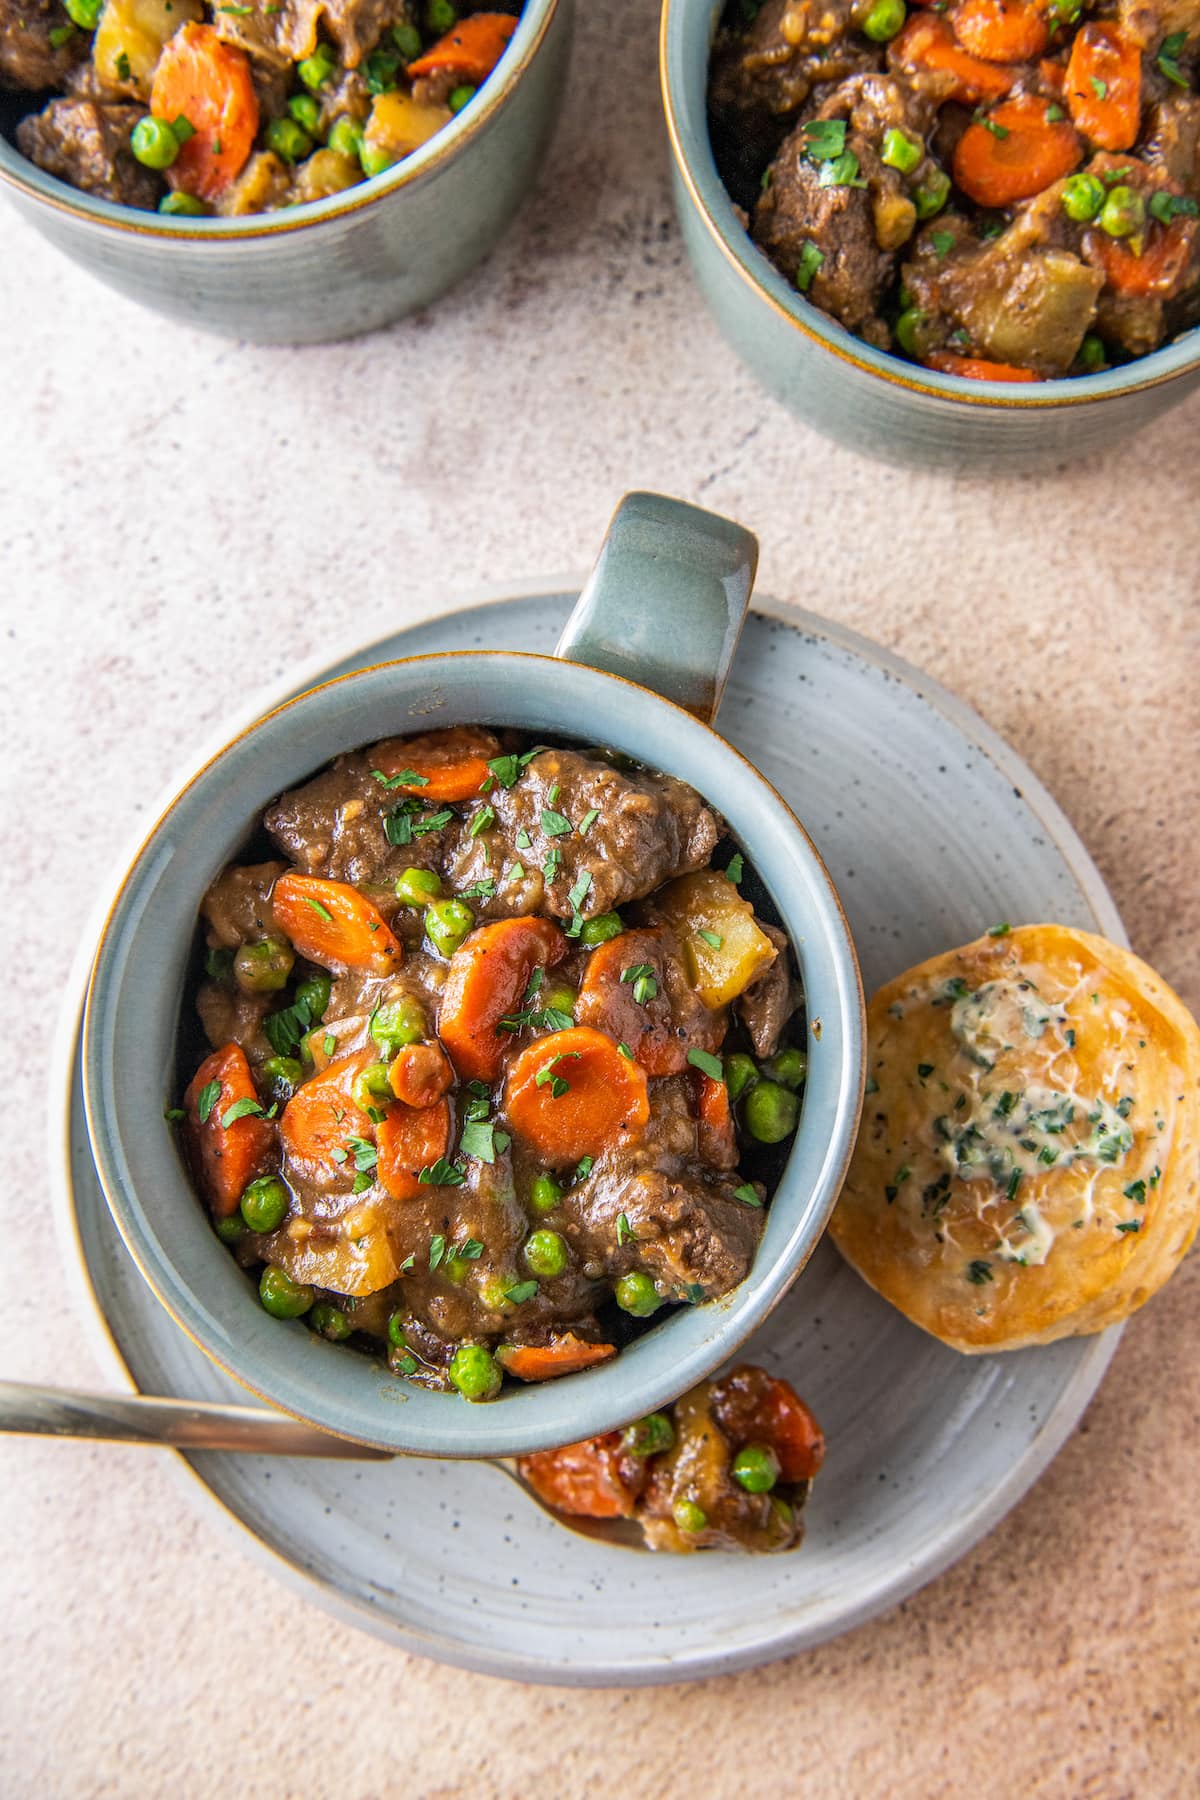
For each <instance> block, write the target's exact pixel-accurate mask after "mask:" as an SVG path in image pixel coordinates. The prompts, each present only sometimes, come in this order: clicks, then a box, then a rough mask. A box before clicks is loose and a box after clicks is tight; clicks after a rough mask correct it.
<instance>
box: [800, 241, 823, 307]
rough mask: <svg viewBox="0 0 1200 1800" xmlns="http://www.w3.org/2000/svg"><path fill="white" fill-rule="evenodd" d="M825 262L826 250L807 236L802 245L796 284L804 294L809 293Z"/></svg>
mask: <svg viewBox="0 0 1200 1800" xmlns="http://www.w3.org/2000/svg"><path fill="white" fill-rule="evenodd" d="M824 263H825V252H824V251H823V250H821V249H819V248H818V246H817V245H816V244H814V243H813V241H812V239H811V238H805V240H804V242H803V244H801V246H800V261H799V264H798V265H797V268H796V286H797V287H798V288H799V290H800V292H801V293H802V294H807V292H808V290H809V288H810V287H811V286H812V284H813V282H814V281H815V279H816V277H817V276H818V275H819V274H820V272H821V269H822V268H823V266H824Z"/></svg>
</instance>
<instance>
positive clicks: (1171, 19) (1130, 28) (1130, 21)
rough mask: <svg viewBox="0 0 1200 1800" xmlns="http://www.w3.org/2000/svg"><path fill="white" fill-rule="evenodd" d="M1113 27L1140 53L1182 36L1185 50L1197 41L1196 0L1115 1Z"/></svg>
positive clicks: (1199, 16) (1199, 12) (1198, 8)
mask: <svg viewBox="0 0 1200 1800" xmlns="http://www.w3.org/2000/svg"><path fill="white" fill-rule="evenodd" d="M1114 10H1115V12H1116V17H1117V23H1118V24H1119V25H1120V27H1121V30H1122V32H1123V33H1124V34H1125V36H1126V37H1128V38H1132V40H1133V42H1134V43H1135V44H1137V45H1138V46H1139V47H1140V48H1141V49H1142V50H1151V49H1157V48H1158V46H1159V45H1160V44H1161V43H1162V40H1163V39H1164V38H1165V37H1174V36H1175V34H1176V33H1177V32H1180V31H1182V32H1184V33H1186V35H1187V37H1188V39H1189V43H1188V50H1189V51H1191V50H1194V49H1195V47H1196V43H1197V40H1200V4H1197V0H1116V4H1115V8H1114Z"/></svg>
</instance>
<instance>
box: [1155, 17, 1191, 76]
mask: <svg viewBox="0 0 1200 1800" xmlns="http://www.w3.org/2000/svg"><path fill="white" fill-rule="evenodd" d="M1186 43H1187V32H1186V31H1173V32H1172V33H1171V34H1170V36H1169V37H1165V38H1164V39H1163V41H1162V49H1161V50H1160V51H1159V53H1158V55H1157V56H1156V57H1155V59H1154V62H1155V67H1156V68H1157V69H1159V71H1160V72H1161V73H1162V74H1163V75H1165V76H1166V78H1167V80H1168V81H1173V82H1174V83H1175V86H1176V87H1182V88H1185V87H1187V85H1188V78H1187V76H1186V75H1185V74H1184V72H1183V70H1182V69H1181V68H1180V66H1179V53H1180V51H1181V50H1182V49H1183V47H1184V45H1185V44H1186Z"/></svg>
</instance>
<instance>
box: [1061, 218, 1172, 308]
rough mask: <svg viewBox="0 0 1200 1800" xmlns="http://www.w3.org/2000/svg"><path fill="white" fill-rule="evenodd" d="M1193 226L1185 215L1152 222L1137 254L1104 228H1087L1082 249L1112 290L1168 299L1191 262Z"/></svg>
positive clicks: (1137, 295)
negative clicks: (1158, 224)
mask: <svg viewBox="0 0 1200 1800" xmlns="http://www.w3.org/2000/svg"><path fill="white" fill-rule="evenodd" d="M1196 229H1197V227H1196V221H1195V219H1188V218H1177V219H1172V221H1171V223H1170V224H1169V225H1167V226H1165V227H1161V228H1156V227H1155V226H1151V227H1150V230H1149V233H1148V236H1147V239H1146V242H1145V245H1144V246H1143V249H1142V253H1141V255H1140V256H1138V255H1137V254H1136V253H1135V252H1134V251H1133V250H1131V249H1130V248H1129V246H1128V244H1127V243H1125V242H1123V241H1122V240H1121V239H1118V238H1111V237H1109V235H1108V233H1107V232H1106V231H1089V232H1088V233H1087V235H1086V237H1085V238H1084V251H1085V254H1086V256H1087V260H1088V261H1089V262H1090V263H1091V264H1092V265H1093V267H1096V268H1099V269H1100V270H1101V271H1102V272H1103V275H1104V280H1105V283H1106V285H1107V286H1108V287H1110V288H1112V289H1113V291H1114V292H1115V293H1118V294H1130V295H1133V296H1136V297H1138V298H1147V297H1154V298H1157V299H1160V300H1170V299H1173V298H1174V296H1175V294H1176V293H1177V292H1178V291H1179V286H1180V281H1181V278H1182V277H1183V276H1184V275H1185V274H1186V272H1187V269H1188V266H1189V264H1190V262H1191V259H1192V254H1193V249H1194V245H1195V240H1196Z"/></svg>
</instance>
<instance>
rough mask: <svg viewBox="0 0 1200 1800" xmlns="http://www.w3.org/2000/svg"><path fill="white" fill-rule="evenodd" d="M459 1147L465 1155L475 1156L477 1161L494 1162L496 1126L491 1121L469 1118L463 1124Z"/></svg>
mask: <svg viewBox="0 0 1200 1800" xmlns="http://www.w3.org/2000/svg"><path fill="white" fill-rule="evenodd" d="M458 1147H459V1149H460V1150H461V1151H462V1152H463V1155H464V1156H473V1157H474V1158H475V1161H476V1162H482V1163H494V1162H495V1160H496V1127H495V1125H494V1124H492V1123H491V1122H490V1121H489V1122H488V1123H486V1124H485V1123H484V1122H483V1121H482V1120H481V1119H469V1120H468V1121H467V1123H466V1124H465V1125H464V1126H463V1129H462V1137H461V1138H460V1139H459V1145H458Z"/></svg>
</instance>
